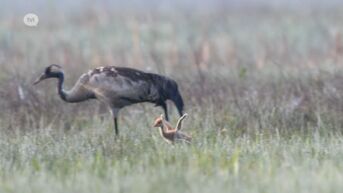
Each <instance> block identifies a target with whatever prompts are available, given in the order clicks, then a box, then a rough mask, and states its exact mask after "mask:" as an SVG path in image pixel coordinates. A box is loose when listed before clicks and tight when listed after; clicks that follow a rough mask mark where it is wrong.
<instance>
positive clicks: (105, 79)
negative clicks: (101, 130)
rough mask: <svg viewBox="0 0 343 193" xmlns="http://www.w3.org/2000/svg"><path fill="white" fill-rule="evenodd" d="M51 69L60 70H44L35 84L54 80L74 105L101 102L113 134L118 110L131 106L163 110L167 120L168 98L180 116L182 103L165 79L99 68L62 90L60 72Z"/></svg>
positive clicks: (175, 87)
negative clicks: (145, 104) (151, 105)
mask: <svg viewBox="0 0 343 193" xmlns="http://www.w3.org/2000/svg"><path fill="white" fill-rule="evenodd" d="M53 67H58V68H60V67H59V66H58V65H51V66H49V67H47V68H46V70H45V72H44V73H43V74H42V76H41V77H40V78H39V79H38V80H37V81H36V83H38V82H40V81H41V80H44V79H47V78H57V79H58V93H59V95H60V97H61V98H62V99H63V100H64V101H66V102H70V103H76V102H82V101H85V100H89V99H98V100H100V101H102V102H103V103H105V104H106V105H107V106H108V107H109V108H110V110H111V113H112V115H113V117H114V122H115V130H116V133H118V129H117V116H118V112H119V110H120V109H121V108H123V107H125V106H128V105H131V104H136V103H141V102H150V103H154V104H156V106H161V107H162V108H163V109H164V112H165V115H166V119H168V110H167V105H166V100H168V99H169V100H172V101H173V102H174V104H175V106H176V108H177V110H178V112H179V114H180V116H181V115H182V114H183V106H184V104H183V100H182V97H181V95H180V93H179V90H178V86H177V83H176V82H175V81H174V80H172V79H170V78H167V77H165V76H161V75H158V74H153V73H146V72H143V71H139V70H135V69H131V68H124V67H115V66H106V67H99V68H96V69H94V70H90V71H89V72H88V73H85V74H83V75H81V77H80V78H79V80H78V81H77V82H76V84H75V85H74V87H73V88H72V89H70V90H69V91H65V90H64V89H63V83H64V73H63V72H62V71H60V70H58V69H57V71H53V70H52V68H53Z"/></svg>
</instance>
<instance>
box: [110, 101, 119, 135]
mask: <svg viewBox="0 0 343 193" xmlns="http://www.w3.org/2000/svg"><path fill="white" fill-rule="evenodd" d="M118 112H119V109H117V108H112V109H111V113H112V117H113V121H114V131H115V133H116V136H119V129H118V119H117V117H118Z"/></svg>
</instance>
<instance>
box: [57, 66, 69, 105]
mask: <svg viewBox="0 0 343 193" xmlns="http://www.w3.org/2000/svg"><path fill="white" fill-rule="evenodd" d="M56 75H57V76H56V77H57V79H58V85H57V91H58V94H59V95H60V97H61V99H62V100H64V101H66V102H69V101H68V97H67V96H68V93H67V92H66V91H65V90H64V89H63V84H64V74H63V72H59V73H57V74H56Z"/></svg>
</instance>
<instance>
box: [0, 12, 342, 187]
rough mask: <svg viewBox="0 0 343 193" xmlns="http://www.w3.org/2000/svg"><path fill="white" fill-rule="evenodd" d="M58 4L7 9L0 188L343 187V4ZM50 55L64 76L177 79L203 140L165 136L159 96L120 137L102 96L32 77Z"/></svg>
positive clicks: (124, 119)
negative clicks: (122, 73) (59, 88)
mask: <svg viewBox="0 0 343 193" xmlns="http://www.w3.org/2000/svg"><path fill="white" fill-rule="evenodd" d="M50 12H51V15H53V16H54V17H51V15H50V14H47V13H45V14H42V15H39V17H40V23H39V25H38V26H37V27H27V26H25V25H24V24H23V23H22V16H21V15H20V16H18V15H15V14H12V15H11V14H9V15H8V14H7V15H6V14H3V15H1V17H0V67H1V71H0V109H1V111H0V192H27V193H30V192H32V193H39V192H44V193H47V192H49V193H50V192H51V193H55V192H56V193H57V192H63V193H68V192H83V193H87V192H89V193H91V192H125V193H126V192H127V193H131V192H140V193H145V192H146V193H153V192H156V193H161V192H163V193H175V192H194V193H202V192H216V193H217V192H218V193H219V192H261V193H274V192H279V193H282V192H284V193H289V192H297V193H305V192H308V193H310V192H311V193H314V192H318V193H319V192H332V193H335V192H337V193H340V192H342V190H343V183H342V182H343V12H342V10H341V9H339V8H330V9H329V8H327V9H306V10H299V9H273V8H263V7H260V8H258V7H257V8H246V9H243V8H242V9H229V8H228V9H225V8H223V9H216V10H211V9H209V10H202V11H199V10H198V11H194V12H190V11H189V10H183V9H180V10H172V11H167V12H163V11H160V10H150V11H138V10H131V11H130V10H129V11H127V10H115V11H113V10H111V9H109V8H107V7H101V6H94V7H92V6H90V7H87V6H86V7H85V8H83V9H81V11H78V12H70V13H69V12H68V13H66V14H59V13H58V12H56V11H54V10H51V11H50ZM52 63H56V64H60V65H62V66H63V68H64V71H65V76H66V85H65V87H66V88H71V87H72V86H73V84H74V83H75V82H76V80H77V79H78V77H79V76H80V75H81V74H82V73H84V72H87V71H88V69H90V68H95V67H98V66H102V65H115V66H126V67H133V68H138V69H141V70H144V71H148V72H155V73H160V74H164V75H166V76H169V77H171V78H173V79H175V80H176V81H177V82H178V84H179V86H180V90H181V93H182V95H183V97H184V101H185V105H186V107H185V108H186V110H185V111H186V112H187V113H188V114H189V117H188V118H187V119H186V120H185V122H184V131H185V132H187V133H189V134H191V135H192V136H193V143H192V144H191V145H181V144H180V145H175V146H171V145H169V144H166V143H165V142H164V141H163V140H162V139H161V137H160V136H159V133H158V130H157V129H156V128H152V124H153V121H154V119H155V118H156V117H157V116H159V115H160V114H161V113H162V110H161V109H160V108H156V107H154V106H153V105H151V104H139V105H134V106H130V107H128V108H125V109H123V110H122V111H121V112H120V115H119V129H120V137H119V138H117V139H116V138H115V136H114V131H113V126H112V124H113V123H112V119H111V116H110V114H109V113H108V112H107V110H106V109H105V108H104V107H103V105H101V104H100V103H99V102H98V101H96V100H92V101H87V102H83V103H79V104H67V103H65V102H63V101H62V100H61V99H60V98H59V97H58V95H57V93H56V81H53V80H48V81H44V82H42V83H41V84H39V85H37V86H33V85H32V82H33V80H34V79H35V78H36V77H37V76H38V75H39V74H40V73H41V72H42V71H43V69H44V67H45V66H47V65H49V64H52ZM169 107H170V109H171V113H172V120H171V122H173V123H174V124H175V121H176V119H177V116H176V111H175V109H174V108H173V107H172V104H171V103H169Z"/></svg>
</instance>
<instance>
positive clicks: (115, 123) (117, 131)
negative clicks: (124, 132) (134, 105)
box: [114, 117, 119, 136]
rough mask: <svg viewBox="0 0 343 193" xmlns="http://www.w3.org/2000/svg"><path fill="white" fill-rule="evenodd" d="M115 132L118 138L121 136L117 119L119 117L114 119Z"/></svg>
mask: <svg viewBox="0 0 343 193" xmlns="http://www.w3.org/2000/svg"><path fill="white" fill-rule="evenodd" d="M114 130H115V132H116V136H119V130H118V119H117V117H114Z"/></svg>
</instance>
